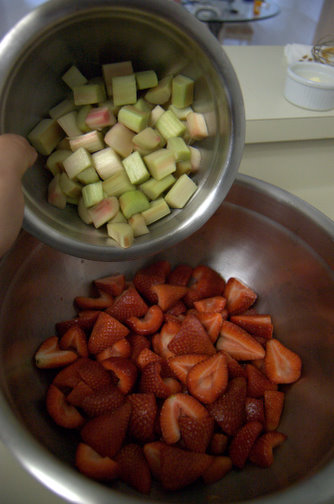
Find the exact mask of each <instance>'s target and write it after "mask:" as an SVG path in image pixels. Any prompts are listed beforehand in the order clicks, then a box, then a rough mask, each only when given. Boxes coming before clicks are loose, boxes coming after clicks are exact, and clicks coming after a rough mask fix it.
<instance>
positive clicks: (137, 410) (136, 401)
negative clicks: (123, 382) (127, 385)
mask: <svg viewBox="0 0 334 504" xmlns="http://www.w3.org/2000/svg"><path fill="white" fill-rule="evenodd" d="M128 400H129V401H130V403H131V406H132V412H131V417H130V423H129V435H130V436H131V437H132V438H133V439H134V440H136V441H139V442H143V443H145V442H148V441H152V440H153V439H154V429H155V420H156V417H157V412H158V406H157V401H156V398H155V395H154V394H141V393H136V394H130V395H128Z"/></svg>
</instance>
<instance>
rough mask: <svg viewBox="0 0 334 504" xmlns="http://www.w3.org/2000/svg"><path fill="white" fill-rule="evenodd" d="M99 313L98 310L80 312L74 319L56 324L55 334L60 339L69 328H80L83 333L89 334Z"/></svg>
mask: <svg viewBox="0 0 334 504" xmlns="http://www.w3.org/2000/svg"><path fill="white" fill-rule="evenodd" d="M99 313H100V310H81V311H79V312H78V314H77V316H76V317H75V318H73V319H70V320H62V321H61V322H57V323H56V324H55V329H56V333H57V335H58V336H59V337H62V336H63V335H64V334H65V333H66V331H68V329H70V328H71V327H80V328H81V329H83V330H84V331H85V332H89V331H90V330H91V329H92V327H93V325H94V323H95V320H96V318H97V316H98V314H99Z"/></svg>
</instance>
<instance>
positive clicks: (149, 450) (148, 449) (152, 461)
mask: <svg viewBox="0 0 334 504" xmlns="http://www.w3.org/2000/svg"><path fill="white" fill-rule="evenodd" d="M164 446H166V443H164V442H163V441H152V442H151V443H146V444H145V445H144V446H143V451H144V456H145V458H146V460H147V463H148V465H149V468H150V471H151V473H152V476H153V477H154V478H155V479H157V480H158V481H159V480H160V478H161V450H162V448H163V447H164Z"/></svg>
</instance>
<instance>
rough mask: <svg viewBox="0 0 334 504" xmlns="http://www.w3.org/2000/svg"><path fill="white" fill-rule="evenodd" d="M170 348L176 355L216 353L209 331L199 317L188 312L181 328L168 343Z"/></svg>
mask: <svg viewBox="0 0 334 504" xmlns="http://www.w3.org/2000/svg"><path fill="white" fill-rule="evenodd" d="M168 349H169V350H170V351H171V352H173V353H174V354H175V355H182V354H189V353H200V354H208V355H211V354H214V353H216V349H215V347H214V346H213V344H212V342H211V340H210V338H209V336H208V333H207V332H206V330H205V329H204V327H203V326H202V324H201V323H200V321H199V320H198V318H197V317H195V316H194V315H192V314H191V313H190V314H187V315H186V317H185V318H184V320H183V321H182V323H181V327H180V330H179V332H178V333H177V334H176V335H175V336H174V338H173V339H172V340H171V342H170V343H169V344H168Z"/></svg>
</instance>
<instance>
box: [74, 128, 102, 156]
mask: <svg viewBox="0 0 334 504" xmlns="http://www.w3.org/2000/svg"><path fill="white" fill-rule="evenodd" d="M69 141H70V146H71V149H72V151H75V150H78V149H80V147H84V148H85V149H87V150H88V152H97V151H99V150H101V149H103V148H104V141H103V136H102V133H101V132H100V131H96V130H94V131H89V132H88V133H83V134H82V135H79V136H77V137H72V138H70V140H69Z"/></svg>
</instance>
